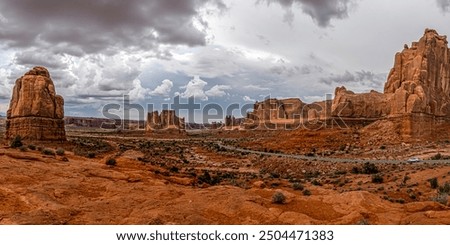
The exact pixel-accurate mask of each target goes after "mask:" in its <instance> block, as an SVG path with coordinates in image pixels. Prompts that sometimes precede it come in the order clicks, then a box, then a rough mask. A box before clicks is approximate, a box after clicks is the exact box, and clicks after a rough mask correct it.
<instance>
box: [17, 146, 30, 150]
mask: <svg viewBox="0 0 450 245" xmlns="http://www.w3.org/2000/svg"><path fill="white" fill-rule="evenodd" d="M27 149H28V147H26V146H24V145H23V146H21V147H19V150H20V151H27Z"/></svg>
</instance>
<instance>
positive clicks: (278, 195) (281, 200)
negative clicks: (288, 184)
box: [272, 191, 286, 204]
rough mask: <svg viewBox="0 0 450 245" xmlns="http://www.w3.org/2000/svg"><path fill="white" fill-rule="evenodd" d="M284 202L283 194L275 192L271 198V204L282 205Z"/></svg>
mask: <svg viewBox="0 0 450 245" xmlns="http://www.w3.org/2000/svg"><path fill="white" fill-rule="evenodd" d="M285 201H286V196H284V194H283V193H281V192H279V191H277V192H275V194H273V196H272V202H273V203H276V204H283V203H284V202H285Z"/></svg>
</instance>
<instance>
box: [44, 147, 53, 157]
mask: <svg viewBox="0 0 450 245" xmlns="http://www.w3.org/2000/svg"><path fill="white" fill-rule="evenodd" d="M42 154H44V155H47V156H54V155H55V151H53V150H52V149H48V148H45V149H43V150H42Z"/></svg>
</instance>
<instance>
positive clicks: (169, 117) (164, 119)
mask: <svg viewBox="0 0 450 245" xmlns="http://www.w3.org/2000/svg"><path fill="white" fill-rule="evenodd" d="M146 131H147V133H154V132H168V131H170V132H178V133H184V132H185V121H184V118H180V117H178V116H177V115H175V111H174V110H162V111H161V114H160V113H159V112H158V111H153V112H149V113H148V115H147V127H146Z"/></svg>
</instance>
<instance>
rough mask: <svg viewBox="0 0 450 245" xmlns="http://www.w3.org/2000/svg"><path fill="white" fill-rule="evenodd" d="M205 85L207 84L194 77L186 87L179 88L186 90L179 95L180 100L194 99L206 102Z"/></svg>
mask: <svg viewBox="0 0 450 245" xmlns="http://www.w3.org/2000/svg"><path fill="white" fill-rule="evenodd" d="M206 85H208V83H207V82H205V81H203V80H201V79H200V77H199V76H195V77H194V78H193V79H192V80H191V81H189V82H188V84H187V85H186V86H183V87H181V88H184V89H186V90H185V91H184V92H183V93H180V94H179V95H180V96H181V97H182V98H189V97H194V98H195V99H199V100H203V101H206V100H208V96H207V95H206V94H205V91H204V88H205V86H206Z"/></svg>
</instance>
